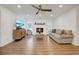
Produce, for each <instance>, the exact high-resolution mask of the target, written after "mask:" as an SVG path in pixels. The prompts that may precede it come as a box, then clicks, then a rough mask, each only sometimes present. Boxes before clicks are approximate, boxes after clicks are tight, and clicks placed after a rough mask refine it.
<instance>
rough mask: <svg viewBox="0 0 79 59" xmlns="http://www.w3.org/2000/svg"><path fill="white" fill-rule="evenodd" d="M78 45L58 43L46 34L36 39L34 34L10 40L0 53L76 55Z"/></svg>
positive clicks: (78, 52) (78, 50) (78, 49)
mask: <svg viewBox="0 0 79 59" xmlns="http://www.w3.org/2000/svg"><path fill="white" fill-rule="evenodd" d="M78 54H79V47H78V46H73V45H70V44H69V45H59V44H57V43H55V42H54V41H53V40H52V39H51V38H49V37H48V36H44V38H40V39H37V38H36V37H35V36H27V37H26V38H24V39H22V40H20V41H15V42H12V43H10V44H8V45H6V46H4V47H1V48H0V55H78Z"/></svg>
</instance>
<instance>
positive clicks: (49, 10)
mask: <svg viewBox="0 0 79 59" xmlns="http://www.w3.org/2000/svg"><path fill="white" fill-rule="evenodd" d="M41 11H48V12H51V11H52V9H41Z"/></svg>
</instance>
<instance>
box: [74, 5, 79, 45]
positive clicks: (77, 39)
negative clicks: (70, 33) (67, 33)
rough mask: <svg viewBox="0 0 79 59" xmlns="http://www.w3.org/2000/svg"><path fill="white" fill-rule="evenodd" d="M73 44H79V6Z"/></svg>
mask: <svg viewBox="0 0 79 59" xmlns="http://www.w3.org/2000/svg"><path fill="white" fill-rule="evenodd" d="M73 44H74V45H76V46H79V7H77V8H76V37H75V39H74V40H73Z"/></svg>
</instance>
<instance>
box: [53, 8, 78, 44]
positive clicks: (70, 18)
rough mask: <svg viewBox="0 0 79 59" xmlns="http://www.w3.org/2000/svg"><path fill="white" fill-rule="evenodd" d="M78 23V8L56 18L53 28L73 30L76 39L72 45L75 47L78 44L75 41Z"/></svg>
mask: <svg viewBox="0 0 79 59" xmlns="http://www.w3.org/2000/svg"><path fill="white" fill-rule="evenodd" d="M76 22H77V16H76V8H75V9H72V10H70V11H68V12H67V13H65V14H63V15H61V16H59V17H58V18H56V19H55V21H54V26H53V28H56V29H66V30H72V31H73V33H74V39H73V41H72V44H74V45H75V43H76V42H75V41H76V39H77V33H76V29H77V27H76V24H77V23H76ZM77 42H78V43H79V41H77Z"/></svg>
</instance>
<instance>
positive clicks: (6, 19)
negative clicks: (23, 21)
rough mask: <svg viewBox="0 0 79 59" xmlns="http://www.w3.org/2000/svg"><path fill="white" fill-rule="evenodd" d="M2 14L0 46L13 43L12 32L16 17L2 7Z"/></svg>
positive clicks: (0, 7) (0, 9) (0, 20)
mask: <svg viewBox="0 0 79 59" xmlns="http://www.w3.org/2000/svg"><path fill="white" fill-rule="evenodd" d="M0 12H1V19H0V22H1V27H0V29H1V38H0V40H1V44H0V46H4V45H6V44H8V43H10V42H12V41H13V38H12V30H13V28H14V22H15V15H14V14H13V13H12V12H11V11H10V10H8V9H6V8H4V7H2V6H0Z"/></svg>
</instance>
